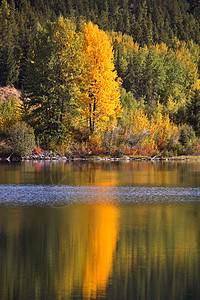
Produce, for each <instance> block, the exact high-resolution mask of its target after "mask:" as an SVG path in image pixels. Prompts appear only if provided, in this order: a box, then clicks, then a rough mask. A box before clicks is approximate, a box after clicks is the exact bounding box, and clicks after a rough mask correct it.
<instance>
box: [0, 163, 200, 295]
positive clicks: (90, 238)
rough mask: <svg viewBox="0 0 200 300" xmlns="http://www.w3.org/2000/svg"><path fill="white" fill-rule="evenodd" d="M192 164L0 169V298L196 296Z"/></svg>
mask: <svg viewBox="0 0 200 300" xmlns="http://www.w3.org/2000/svg"><path fill="white" fill-rule="evenodd" d="M199 186H200V163H198V162H186V163H183V162H174V163H171V162H164V163H156V164H154V163H152V162H116V163H115V162H96V163H95V162H73V163H72V162H71V163H63V162H62V163H56V162H53V163H48V162H46V163H44V162H31V163H25V162H24V163H19V164H0V249H1V260H0V270H1V271H0V287H1V288H0V299H5V300H7V299H20V300H27V299H39V300H40V299H41V300H42V299H48V300H51V299H52V300H53V299H55V300H57V299H63V300H65V299H99V298H100V299H133V300H135V299H137V300H139V299H141V300H142V299H144V300H150V299H153V300H158V299H160V300H165V299H166V300H171V299H172V300H173V299H174V300H175V299H180V300H181V299H191V300H195V299H200V188H199Z"/></svg>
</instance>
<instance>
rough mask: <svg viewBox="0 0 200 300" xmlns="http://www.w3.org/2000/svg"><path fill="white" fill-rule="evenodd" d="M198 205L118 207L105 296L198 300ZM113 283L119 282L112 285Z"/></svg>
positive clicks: (199, 272)
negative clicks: (118, 221) (117, 233)
mask: <svg viewBox="0 0 200 300" xmlns="http://www.w3.org/2000/svg"><path fill="white" fill-rule="evenodd" d="M198 208H199V207H198V205H193V206H192V205H179V206H178V205H177V206H169V205H164V206H163V205H161V206H159V205H155V206H142V205H138V206H135V207H134V208H133V209H130V207H125V208H123V210H122V212H121V219H122V222H121V231H120V237H119V239H120V243H119V248H118V253H117V257H116V261H115V262H114V266H115V269H114V272H113V274H114V278H113V283H114V284H113V286H111V289H110V290H109V295H118V297H119V298H120V299H134V300H136V299H163V300H164V299H170V300H173V299H185V297H187V296H188V298H187V299H199V296H200V292H199V284H198V280H199V277H200V269H199V262H200V261H199V250H200V249H199V229H198V228H199V224H198V222H199V221H198V220H199V216H200V215H199V211H198ZM119 281H122V282H124V285H123V286H120V287H119V286H118V285H117V283H118V282H119Z"/></svg>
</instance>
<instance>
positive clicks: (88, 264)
mask: <svg viewBox="0 0 200 300" xmlns="http://www.w3.org/2000/svg"><path fill="white" fill-rule="evenodd" d="M118 218H119V215H118V209H117V207H115V206H111V205H109V206H106V205H105V204H104V205H94V206H93V207H91V208H89V211H88V224H87V226H88V228H87V234H86V235H87V240H86V245H87V250H86V252H85V258H84V268H83V298H84V299H90V298H92V299H94V298H97V297H98V296H103V294H104V293H105V290H106V286H107V284H108V280H109V275H110V274H111V271H112V262H113V254H114V252H115V248H116V242H117V236H118Z"/></svg>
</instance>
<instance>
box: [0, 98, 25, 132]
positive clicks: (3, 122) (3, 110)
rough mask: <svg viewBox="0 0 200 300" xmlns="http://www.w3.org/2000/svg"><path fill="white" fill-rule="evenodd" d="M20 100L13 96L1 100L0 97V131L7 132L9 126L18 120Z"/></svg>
mask: <svg viewBox="0 0 200 300" xmlns="http://www.w3.org/2000/svg"><path fill="white" fill-rule="evenodd" d="M19 105H20V100H19V99H18V98H15V97H11V98H8V99H7V100H5V101H3V100H2V99H0V131H3V132H6V133H7V132H8V131H9V130H10V128H11V127H12V126H13V125H14V124H15V123H17V122H18V121H20V118H21V115H20V109H19Z"/></svg>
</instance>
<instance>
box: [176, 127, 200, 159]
mask: <svg viewBox="0 0 200 300" xmlns="http://www.w3.org/2000/svg"><path fill="white" fill-rule="evenodd" d="M196 140H197V139H196V135H195V131H194V129H193V128H192V126H190V125H187V124H184V125H183V126H182V128H181V133H180V138H179V142H180V143H181V145H182V146H183V148H184V150H185V151H184V152H185V154H189V152H191V149H192V147H193V146H194V144H195V143H196Z"/></svg>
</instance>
